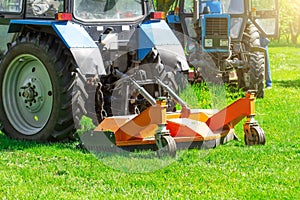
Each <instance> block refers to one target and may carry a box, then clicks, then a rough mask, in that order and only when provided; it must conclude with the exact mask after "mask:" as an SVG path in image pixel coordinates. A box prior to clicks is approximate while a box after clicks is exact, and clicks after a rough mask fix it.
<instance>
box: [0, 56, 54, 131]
mask: <svg viewBox="0 0 300 200" xmlns="http://www.w3.org/2000/svg"><path fill="white" fill-rule="evenodd" d="M2 87H3V88H2V91H3V92H2V99H3V106H4V110H5V112H6V115H7V118H8V120H9V122H10V124H11V125H12V126H13V127H14V128H15V129H16V130H17V131H18V132H20V133H21V134H24V135H28V136H30V135H34V134H36V133H38V132H39V131H41V130H42V129H43V128H44V127H45V126H46V124H47V122H48V120H49V118H50V115H51V112H52V107H53V88H52V82H51V78H50V76H49V73H48V71H47V69H46V67H45V66H44V64H43V63H42V62H41V61H40V60H39V59H38V58H37V57H35V56H33V55H30V54H23V55H20V56H18V57H16V58H15V59H13V60H12V62H11V63H10V64H9V66H8V68H7V70H6V72H5V76H4V80H3V86H2Z"/></svg>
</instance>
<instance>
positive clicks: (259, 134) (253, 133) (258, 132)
mask: <svg viewBox="0 0 300 200" xmlns="http://www.w3.org/2000/svg"><path fill="white" fill-rule="evenodd" d="M244 131H245V136H244V140H245V144H246V145H248V146H253V145H264V144H265V143H266V137H265V132H264V130H263V129H262V128H261V127H259V126H257V125H254V126H250V128H249V129H245V130H244Z"/></svg>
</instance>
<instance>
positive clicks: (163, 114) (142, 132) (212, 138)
mask: <svg viewBox="0 0 300 200" xmlns="http://www.w3.org/2000/svg"><path fill="white" fill-rule="evenodd" d="M130 81H131V82H132V83H133V85H134V87H135V88H136V89H137V90H138V91H139V93H140V94H141V95H142V96H143V97H144V98H145V99H147V101H148V102H149V103H150V104H151V106H149V107H148V108H146V109H145V110H144V111H142V112H141V113H140V114H135V115H126V116H113V117H107V118H105V119H104V120H103V121H102V122H101V123H100V124H99V125H98V126H97V127H96V128H95V129H94V131H92V132H89V133H86V134H84V135H82V136H81V141H82V143H83V145H84V146H85V148H86V149H88V150H100V149H101V150H103V149H105V150H107V151H110V150H112V149H114V148H116V147H117V148H120V149H127V148H129V149H132V148H133V149H136V148H143V149H145V148H146V149H147V148H151V149H156V150H157V153H158V155H159V156H162V155H170V156H173V157H174V156H175V155H176V150H177V149H178V148H187V147H197V148H201V149H206V148H214V147H216V146H218V145H219V144H224V143H226V142H227V141H229V140H232V139H234V138H235V134H234V126H235V125H236V124H237V123H239V122H240V121H241V120H242V119H244V118H246V121H245V123H244V133H245V135H244V141H245V144H246V145H264V144H265V134H264V131H263V129H262V128H261V127H260V126H259V125H258V123H257V122H256V121H255V120H254V116H255V93H254V92H253V91H248V92H247V93H246V95H245V97H244V98H240V99H238V100H237V101H235V102H233V103H232V104H230V105H228V106H227V107H226V108H224V109H222V110H220V111H214V110H210V109H190V108H189V106H188V105H187V104H186V103H185V102H184V101H183V100H182V99H181V98H180V97H179V96H178V95H177V94H176V93H175V92H173V91H172V90H171V89H170V88H169V87H168V86H167V85H166V84H164V83H163V82H162V81H160V80H159V79H158V78H156V81H157V84H158V85H160V86H161V87H162V88H164V90H166V91H167V92H168V93H169V95H170V96H171V97H172V99H173V100H174V101H175V102H176V103H178V104H179V105H180V106H181V108H182V109H181V110H180V111H176V112H167V109H166V107H167V106H166V98H164V97H161V98H158V99H154V98H153V97H152V96H151V95H150V94H149V93H148V92H147V91H146V90H145V89H144V88H143V87H141V86H140V85H139V84H138V83H137V82H136V81H135V80H133V79H130Z"/></svg>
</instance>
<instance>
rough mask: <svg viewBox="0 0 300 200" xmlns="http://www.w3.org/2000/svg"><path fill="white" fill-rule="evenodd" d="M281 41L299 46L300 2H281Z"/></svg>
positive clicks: (284, 0) (283, 0)
mask: <svg viewBox="0 0 300 200" xmlns="http://www.w3.org/2000/svg"><path fill="white" fill-rule="evenodd" d="M279 30H280V37H279V40H285V41H286V43H288V44H289V43H293V44H297V42H298V38H299V35H300V1H299V0H279Z"/></svg>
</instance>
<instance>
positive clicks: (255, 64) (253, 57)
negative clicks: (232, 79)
mask: <svg viewBox="0 0 300 200" xmlns="http://www.w3.org/2000/svg"><path fill="white" fill-rule="evenodd" d="M243 43H244V44H245V49H246V51H247V52H250V49H251V47H260V34H259V32H258V29H257V28H256V26H255V25H254V24H252V23H251V24H249V25H248V26H247V27H246V30H245V33H244V37H243ZM248 62H249V67H250V68H249V71H248V72H247V74H248V79H249V80H248V79H247V78H245V77H244V78H243V80H242V81H239V86H242V87H246V89H250V90H256V91H257V94H256V97H257V98H263V97H264V80H265V57H264V53H262V52H250V55H249V58H248ZM239 74H240V76H239V79H240V78H241V75H243V73H239ZM239 74H238V75H239ZM245 82H248V83H245ZM247 86H248V87H247Z"/></svg>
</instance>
